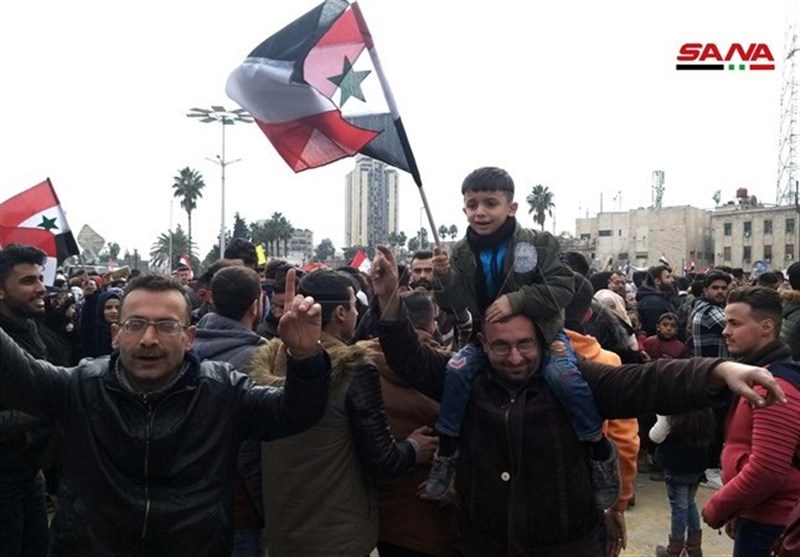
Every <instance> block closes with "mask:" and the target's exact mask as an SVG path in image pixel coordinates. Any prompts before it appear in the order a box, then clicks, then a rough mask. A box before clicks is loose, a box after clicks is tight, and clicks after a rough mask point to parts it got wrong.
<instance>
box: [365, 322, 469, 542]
mask: <svg viewBox="0 0 800 557" xmlns="http://www.w3.org/2000/svg"><path fill="white" fill-rule="evenodd" d="M417 337H418V338H419V339H420V341H421V342H423V343H425V344H428V345H429V346H433V347H436V348H440V349H441V350H442V351H444V349H443V348H441V347H440V346H439V345H438V344H437V343H436V341H435V340H434V339H433V338H432V337H431V335H430V334H428V333H426V332H424V331H420V330H417ZM358 345H360V346H364V347H366V348H367V349H369V351H370V353H371V354H372V359H373V361H374V362H375V364H376V365H377V366H378V370H379V371H380V374H381V390H382V391H383V402H384V405H385V406H386V414H387V416H388V417H389V427H390V428H391V430H392V435H393V436H394V437H395V438H397V439H405V438H406V437H408V435H409V434H410V433H411V432H412V431H414V430H415V429H417V428H419V427H421V426H423V425H427V426H429V427H431V428H432V427H433V426H434V424H435V423H436V418H437V417H438V415H439V403H438V402H436V401H435V400H433V399H432V398H429V397H427V396H425V395H423V394H422V393H420V392H419V391H418V390H416V389H414V388H413V387H410V386H408V385H407V384H405V383H404V382H403V381H402V380H401V379H400V378H399V377H397V376H396V375H395V374H394V373H393V372H392V370H391V369H390V368H389V366H388V365H387V364H386V359H385V358H384V356H383V352H382V351H381V347H380V343H379V342H378V340H377V339H373V340H367V341H362V342H359V343H358ZM430 468H431V467H430V464H418V465H417V466H416V468H415V469H414V472H413V473H412V474H411V475H409V476H404V477H402V478H398V479H396V480H394V481H390V482H382V483H381V484H379V486H378V509H379V513H380V536H379V539H380V540H381V541H383V542H387V543H390V544H393V545H396V546H399V547H403V548H406V549H410V550H413V551H418V552H421V553H425V554H428V555H433V556H435V557H454V556H456V555H458V551H457V531H456V530H457V518H456V509H455V507H453V506H448V507H441V506H439V504H438V503H436V502H432V501H425V500H423V499H420V498H419V497H417V495H416V492H417V486H418V485H419V484H421V483H422V482H424V481H425V479H426V478H427V477H428V473H429V472H430Z"/></svg>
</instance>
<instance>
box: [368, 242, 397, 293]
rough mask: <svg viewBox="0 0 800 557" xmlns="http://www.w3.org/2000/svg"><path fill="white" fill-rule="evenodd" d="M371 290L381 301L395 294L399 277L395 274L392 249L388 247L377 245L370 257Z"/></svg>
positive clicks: (395, 266) (395, 264) (395, 268)
mask: <svg viewBox="0 0 800 557" xmlns="http://www.w3.org/2000/svg"><path fill="white" fill-rule="evenodd" d="M371 274H372V292H373V293H374V294H375V296H377V297H378V300H379V301H380V302H381V305H383V301H384V300H385V299H388V298H389V297H391V296H396V295H397V294H396V293H397V286H398V284H399V281H400V278H399V277H398V275H397V263H396V262H395V259H394V254H393V253H392V250H390V249H389V248H388V247H386V246H383V245H380V246H377V249H376V251H375V257H374V258H373V259H372V271H371Z"/></svg>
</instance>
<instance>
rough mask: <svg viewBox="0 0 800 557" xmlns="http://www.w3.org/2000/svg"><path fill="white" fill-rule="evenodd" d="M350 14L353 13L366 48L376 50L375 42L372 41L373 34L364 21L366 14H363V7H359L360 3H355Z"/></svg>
mask: <svg viewBox="0 0 800 557" xmlns="http://www.w3.org/2000/svg"><path fill="white" fill-rule="evenodd" d="M350 12H353V15H354V17H355V21H356V24H357V25H358V28H359V34H360V35H361V40H363V41H364V46H366V47H367V48H368V49H370V50H372V49H373V48H375V42H374V41H373V40H372V33H370V32H369V27H367V21H366V20H365V19H364V14H362V13H361V6H359V5H358V2H353V3H352V4H351V5H350V9H349V10H347V13H350Z"/></svg>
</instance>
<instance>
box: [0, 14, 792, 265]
mask: <svg viewBox="0 0 800 557" xmlns="http://www.w3.org/2000/svg"><path fill="white" fill-rule="evenodd" d="M318 3H319V2H317V1H314V0H291V1H289V0H283V1H277V0H260V1H244V0H227V1H225V2H222V1H218V2H211V1H205V0H192V1H188V0H170V1H169V2H163V1H158V2H156V1H153V0H143V1H141V2H136V3H129V4H119V3H115V2H101V1H84V0H72V1H70V2H63V1H56V0H44V1H40V2H14V3H12V4H9V5H8V6H6V7H5V8H4V15H3V17H2V18H0V76H2V86H0V106H2V112H0V113H1V114H2V117H1V118H0V153H2V154H1V155H0V198H2V199H5V198H7V197H9V196H11V195H13V194H15V193H17V192H19V191H21V190H23V189H25V188H27V187H30V186H32V185H34V184H36V183H38V182H39V181H41V180H42V179H44V178H45V177H48V176H49V177H50V178H51V179H52V181H53V184H54V186H55V189H56V192H57V193H58V195H59V196H60V198H61V203H62V206H63V208H64V209H65V211H66V213H67V218H68V220H69V222H70V225H71V226H72V228H73V229H74V231H75V232H76V234H77V231H78V230H79V229H80V228H81V226H82V225H83V224H87V223H88V224H89V225H90V226H92V227H93V228H94V229H95V230H96V231H97V232H99V233H100V234H101V235H102V236H104V237H105V238H106V239H107V240H109V241H115V242H117V243H119V244H120V245H121V246H122V248H123V250H125V249H128V250H132V249H133V248H138V249H139V250H140V252H141V253H143V254H146V253H148V252H149V250H150V247H151V245H152V244H153V242H154V240H155V238H156V237H157V235H158V234H160V233H163V232H166V231H167V230H168V229H169V226H170V199H171V197H172V190H171V184H172V182H173V176H175V175H176V174H177V172H178V170H179V169H180V168H183V167H185V166H190V167H192V168H195V169H197V170H199V171H200V172H201V173H202V174H203V176H204V178H205V181H206V184H207V187H206V188H205V190H204V195H203V198H202V199H201V200H199V202H198V208H197V210H196V211H195V212H194V213H193V223H194V237H195V239H196V241H197V243H198V244H199V250H198V251H199V255H200V257H203V256H205V254H206V253H207V251H208V250H209V249H210V247H211V245H212V244H213V243H214V241H215V239H216V237H217V235H218V233H219V223H220V197H221V192H220V172H219V167H218V166H216V165H214V164H213V163H211V162H209V161H208V160H206V157H211V158H213V157H214V156H215V155H217V154H219V153H220V150H221V130H220V126H219V124H214V125H212V124H205V125H204V124H200V123H199V122H197V121H196V120H192V119H188V118H187V117H186V112H187V111H188V109H190V108H192V107H195V106H197V107H210V106H211V105H217V104H221V105H223V106H225V107H227V108H236V107H237V105H236V104H235V103H234V102H233V101H231V100H230V99H228V98H227V97H226V96H225V92H224V89H225V82H226V79H227V77H228V75H229V73H230V72H231V71H232V70H233V69H234V68H235V67H236V66H237V65H239V63H241V61H242V60H243V59H244V58H245V57H246V55H247V54H248V53H249V52H250V51H251V50H252V49H253V48H254V47H255V46H256V45H257V44H259V43H260V42H261V41H262V40H263V39H265V38H266V37H267V36H269V35H271V34H273V33H274V32H276V31H277V30H279V29H280V28H281V27H283V26H284V25H286V24H288V23H289V22H290V21H292V20H293V19H295V18H296V17H298V16H300V15H302V14H303V13H305V12H306V11H307V10H309V9H311V8H312V7H314V6H315V5H317V4H318ZM360 5H361V8H362V11H363V13H364V16H365V18H366V20H367V23H368V24H369V25H370V28H371V30H372V34H373V36H374V38H375V44H376V48H377V49H378V52H379V54H380V56H381V60H382V62H383V66H384V69H385V71H386V74H387V77H388V79H389V82H390V84H391V85H392V88H393V91H394V94H395V98H396V101H397V104H398V106H399V109H400V114H401V116H402V117H403V120H404V121H405V125H406V129H407V131H408V135H409V138H410V141H411V145H412V148H413V150H414V152H415V155H416V158H417V161H418V163H419V167H420V172H421V175H422V179H423V182H424V184H425V189H426V193H427V195H428V199H429V201H430V203H431V206H432V210H433V215H434V219H435V221H436V225H437V226H438V225H440V224H446V225H448V226H449V225H450V224H456V225H458V227H459V229H460V231H461V232H462V233H463V231H464V229H465V224H466V223H465V219H464V217H463V214H462V213H461V198H460V189H459V188H460V184H461V180H462V179H463V177H464V176H465V175H466V174H467V173H468V172H469V171H471V170H472V169H474V168H476V167H478V166H485V165H496V166H502V167H505V168H506V169H508V170H509V171H510V172H511V174H512V176H513V177H514V179H515V181H516V185H517V192H518V193H517V198H518V200H519V201H520V203H521V206H522V207H523V208H522V210H521V213H522V214H521V215H520V216H521V218H522V220H523V222H525V223H527V224H529V225H531V226H532V225H533V223H532V221H531V220H530V217H529V215H528V214H527V207H524V205H525V204H524V198H525V195H526V194H527V193H528V192H529V191H530V189H531V187H532V186H534V185H536V184H543V185H546V186H549V187H550V189H551V190H553V191H554V192H555V203H556V223H555V226H556V231H557V232H561V231H562V230H567V231H570V232H574V228H575V224H574V221H575V218H576V216H578V214H581V215H582V216H585V215H586V214H587V212H588V214H589V215H592V214H595V213H596V212H597V211H598V210H599V209H600V197H601V194H603V199H604V209H605V210H610V209H611V208H620V207H621V208H623V209H629V208H635V207H639V206H647V205H649V204H650V203H651V195H652V194H651V188H650V185H651V174H652V171H653V170H655V169H660V170H664V171H665V173H666V184H665V186H666V191H665V194H664V205H681V204H692V205H695V206H699V207H713V201H712V199H711V198H712V195H713V194H714V192H715V191H716V190H722V197H723V201H724V200H726V199H732V198H733V197H734V194H735V190H736V188H738V187H747V188H748V189H749V190H750V192H751V193H754V194H755V195H757V196H758V197H759V198H760V199H762V200H766V201H771V202H774V201H775V197H776V176H777V165H778V155H777V147H778V143H779V134H778V121H779V115H780V90H781V84H782V69H783V64H782V63H781V59H782V58H783V55H784V34H785V29H786V26H787V15H788V6H789V2H786V1H783V0H779V1H774V2H773V1H771V2H761V3H753V2H752V1H742V0H735V1H732V0H706V1H688V0H682V1H673V2H659V3H654V2H639V1H634V0H630V1H611V0H606V1H603V2H596V1H591V0H575V1H563V2H520V1H518V0H495V1H494V2H491V3H489V2H485V1H483V2H478V1H472V0H462V1H460V2H457V3H455V2H445V1H431V0H362V1H361V2H360ZM685 42H702V43H708V42H715V43H717V44H719V45H723V44H724V45H727V44H729V43H731V42H741V43H745V44H748V43H751V42H752V43H766V44H768V46H769V48H770V49H771V50H772V53H773V54H774V56H775V58H776V63H777V70H776V71H763V72H755V71H744V72H728V71H725V72H679V71H676V70H675V62H676V59H675V58H676V55H677V53H678V49H679V47H680V45H681V44H683V43H685ZM227 157H228V159H229V160H233V159H237V158H241V159H242V160H241V162H238V163H236V164H233V165H230V166H229V167H228V171H227V180H226V190H227V192H226V193H227V196H226V209H227V211H226V222H227V224H228V225H230V224H231V223H232V220H233V213H234V212H235V211H237V210H238V211H239V212H240V213H241V215H242V216H243V217H244V218H245V219H246V220H247V221H248V222H250V221H252V220H255V219H260V218H267V217H269V216H270V215H271V214H272V213H273V212H275V211H280V212H282V213H283V214H284V215H286V216H287V218H288V219H289V220H290V221H291V222H292V224H293V225H294V226H295V227H297V228H310V229H312V230H313V231H314V241H315V243H318V242H319V241H320V240H321V239H322V238H326V237H327V238H330V239H331V240H332V241H333V243H334V245H335V246H336V247H337V248H341V247H343V246H342V243H343V241H344V175H345V174H346V173H347V172H349V171H350V170H351V169H352V168H353V162H354V160H353V159H344V160H342V161H339V162H336V163H334V164H331V165H329V166H327V167H324V168H321V169H313V170H308V171H305V172H303V173H300V174H294V173H293V172H292V171H291V170H290V169H289V167H288V166H287V165H286V164H285V163H284V162H283V160H282V159H281V158H280V157H279V156H278V154H277V153H276V152H275V150H274V149H273V147H272V145H271V144H270V143H269V142H268V141H267V139H266V138H265V137H264V136H263V134H262V133H261V132H260V131H259V130H258V129H257V128H256V127H255V126H254V125H249V126H247V125H237V126H234V127H228V128H227ZM400 185H401V192H402V193H401V206H400V213H401V216H400V222H401V229H402V230H404V231H405V232H406V233H407V234H408V235H409V236H410V235H413V234H414V232H415V231H416V230H417V229H418V228H419V226H420V207H421V202H420V200H419V195H418V192H417V190H416V186H415V185H414V183H413V181H412V180H411V178H410V176H408V175H405V174H404V173H401V174H400ZM619 192H621V203H620V201H619V197H620V195H619ZM615 196H616V197H617V200H614V198H615ZM579 211H580V213H579ZM177 223H182V224H183V226H184V228H185V227H186V214H185V212H183V211H182V210H181V209H180V207H179V205H178V202H177V200H176V201H175V203H174V209H173V225H176V224H177ZM546 226H547V228H548V229H549V230H552V229H553V222H552V220H548V223H547V225H546Z"/></svg>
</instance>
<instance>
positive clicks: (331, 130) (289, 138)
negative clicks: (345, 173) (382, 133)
mask: <svg viewBox="0 0 800 557" xmlns="http://www.w3.org/2000/svg"><path fill="white" fill-rule="evenodd" d="M256 123H257V124H258V127H259V128H261V131H263V132H264V135H266V136H267V138H268V139H269V140H270V141H271V142H272V144H273V145H274V146H275V149H276V150H277V151H278V153H279V154H280V156H281V157H283V160H285V161H286V163H287V164H288V165H289V166H290V167H291V168H292V170H294V171H295V172H300V171H301V170H306V169H308V168H316V167H318V166H323V165H326V164H328V163H331V162H333V161H337V160H339V159H342V158H344V157H352V156H353V155H355V154H356V153H358V152H359V150H361V148H362V147H363V146H364V145H366V144H367V143H369V142H370V141H372V140H373V139H375V137H376V136H377V135H378V132H374V131H372V130H365V129H363V128H359V127H356V126H354V125H352V124H350V123H349V122H347V121H345V120H344V119H343V118H342V115H341V113H339V111H336V110H332V111H328V112H321V113H319V114H313V115H311V116H306V117H304V118H300V119H299V120H294V121H292V122H283V123H281V124H267V123H264V122H261V121H259V120H256Z"/></svg>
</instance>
